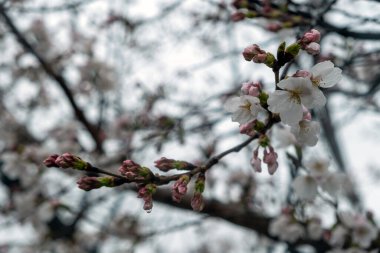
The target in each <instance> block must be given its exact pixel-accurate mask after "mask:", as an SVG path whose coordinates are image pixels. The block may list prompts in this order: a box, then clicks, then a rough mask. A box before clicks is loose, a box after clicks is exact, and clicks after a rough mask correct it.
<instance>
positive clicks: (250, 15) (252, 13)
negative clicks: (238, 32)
mask: <svg viewBox="0 0 380 253" xmlns="http://www.w3.org/2000/svg"><path fill="white" fill-rule="evenodd" d="M257 16H258V14H257V12H256V11H248V12H247V13H246V14H245V17H246V18H256V17H257Z"/></svg>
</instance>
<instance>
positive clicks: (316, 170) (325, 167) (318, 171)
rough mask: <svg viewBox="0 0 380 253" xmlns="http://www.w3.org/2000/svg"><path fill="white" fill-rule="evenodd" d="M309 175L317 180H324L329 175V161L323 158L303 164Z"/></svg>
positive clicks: (313, 159)
mask: <svg viewBox="0 0 380 253" xmlns="http://www.w3.org/2000/svg"><path fill="white" fill-rule="evenodd" d="M305 166H306V167H307V168H308V169H309V171H310V175H311V176H313V177H314V178H315V179H317V180H321V179H323V178H325V177H326V176H327V175H328V173H329V166H330V160H329V159H325V158H320V157H318V158H315V157H314V158H312V159H309V160H308V161H306V162H305Z"/></svg>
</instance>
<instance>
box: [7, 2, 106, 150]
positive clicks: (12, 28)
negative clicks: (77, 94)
mask: <svg viewBox="0 0 380 253" xmlns="http://www.w3.org/2000/svg"><path fill="white" fill-rule="evenodd" d="M0 16H2V17H3V20H4V23H5V24H6V25H7V26H8V28H9V30H10V31H11V32H12V33H13V34H14V35H15V37H16V38H17V40H18V41H19V42H20V44H21V45H22V47H23V48H24V49H25V50H26V51H27V52H29V53H31V54H32V55H33V56H34V57H35V58H36V59H37V60H38V62H39V63H40V64H41V66H42V68H43V69H44V70H45V72H46V73H47V74H48V75H49V76H50V77H51V78H52V79H53V80H55V81H56V82H57V83H58V84H59V86H60V87H61V89H62V90H63V92H64V94H65V96H66V98H67V99H68V101H69V103H70V105H71V107H72V109H73V111H74V114H75V116H76V118H77V119H78V120H79V121H80V122H81V123H82V124H83V125H84V127H85V128H86V129H87V131H88V132H89V133H90V135H91V137H92V138H93V140H94V141H95V144H96V150H97V151H98V152H100V153H102V152H103V147H102V140H101V138H100V134H99V132H98V131H97V128H96V127H95V126H94V125H93V124H92V123H91V122H90V121H89V120H88V119H87V117H86V115H85V114H84V112H83V110H82V109H81V108H80V107H79V105H78V104H77V102H76V101H75V99H74V94H73V93H72V91H71V90H70V89H69V87H68V84H67V81H66V79H65V78H64V77H63V76H62V75H60V74H58V73H56V71H55V70H54V69H53V68H52V66H51V65H50V64H49V63H48V62H47V61H46V60H45V59H44V58H43V57H42V56H41V55H40V54H39V53H38V52H37V51H36V50H35V49H34V48H33V46H32V45H31V44H30V43H29V42H28V41H27V39H26V38H25V36H23V35H22V33H21V32H20V30H19V29H18V28H17V27H16V25H15V24H14V22H13V20H12V19H11V17H10V16H9V15H8V14H7V12H6V10H5V8H4V6H2V5H0Z"/></svg>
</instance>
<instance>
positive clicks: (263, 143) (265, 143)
mask: <svg viewBox="0 0 380 253" xmlns="http://www.w3.org/2000/svg"><path fill="white" fill-rule="evenodd" d="M259 144H260V146H261V147H263V148H266V147H268V146H269V144H270V139H269V137H268V136H267V135H265V134H264V135H261V136H260V138H259Z"/></svg>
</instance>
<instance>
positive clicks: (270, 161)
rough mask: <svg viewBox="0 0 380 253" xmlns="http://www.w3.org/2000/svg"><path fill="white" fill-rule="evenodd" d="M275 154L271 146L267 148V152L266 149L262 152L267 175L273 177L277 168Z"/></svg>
mask: <svg viewBox="0 0 380 253" xmlns="http://www.w3.org/2000/svg"><path fill="white" fill-rule="evenodd" d="M277 157H278V155H277V153H276V152H275V151H274V149H273V147H272V146H269V152H268V151H267V149H265V150H264V159H263V160H264V163H266V164H267V166H268V172H269V174H271V175H273V174H274V173H275V172H276V170H277V168H278V162H277Z"/></svg>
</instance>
